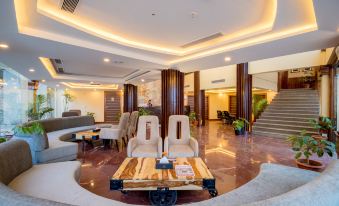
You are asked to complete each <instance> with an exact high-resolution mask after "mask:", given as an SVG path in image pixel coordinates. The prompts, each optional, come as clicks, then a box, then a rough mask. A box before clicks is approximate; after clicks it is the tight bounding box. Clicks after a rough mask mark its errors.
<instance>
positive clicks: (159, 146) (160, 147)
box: [158, 137, 162, 158]
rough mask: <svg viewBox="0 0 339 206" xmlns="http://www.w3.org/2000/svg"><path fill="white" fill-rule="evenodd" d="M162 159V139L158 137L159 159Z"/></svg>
mask: <svg viewBox="0 0 339 206" xmlns="http://www.w3.org/2000/svg"><path fill="white" fill-rule="evenodd" d="M161 157H162V138H161V137H158V158H161Z"/></svg>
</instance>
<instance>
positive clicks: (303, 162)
mask: <svg viewBox="0 0 339 206" xmlns="http://www.w3.org/2000/svg"><path fill="white" fill-rule="evenodd" d="M287 141H288V142H290V143H291V146H292V150H293V151H294V152H295V159H296V163H297V165H298V167H299V168H303V169H309V170H315V171H317V170H320V169H322V168H324V165H323V163H322V162H319V161H316V160H312V159H310V158H311V157H312V155H314V154H316V155H317V156H318V157H322V156H323V155H324V154H325V153H327V154H328V155H329V156H330V157H332V156H333V154H334V153H335V152H336V150H335V145H334V144H333V143H332V142H330V141H327V140H324V139H321V140H316V139H314V138H313V137H312V136H311V135H309V134H307V133H306V131H305V130H304V131H302V132H301V133H300V134H299V135H290V136H289V137H288V138H287ZM302 157H304V158H302Z"/></svg>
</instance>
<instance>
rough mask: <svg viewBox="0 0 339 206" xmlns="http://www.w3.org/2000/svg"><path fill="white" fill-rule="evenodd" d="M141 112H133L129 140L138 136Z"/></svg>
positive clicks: (128, 134)
mask: <svg viewBox="0 0 339 206" xmlns="http://www.w3.org/2000/svg"><path fill="white" fill-rule="evenodd" d="M138 117H139V112H138V111H133V112H132V113H131V116H130V118H129V123H128V131H127V140H128V139H130V138H133V137H134V136H135V134H136V130H137V123H138Z"/></svg>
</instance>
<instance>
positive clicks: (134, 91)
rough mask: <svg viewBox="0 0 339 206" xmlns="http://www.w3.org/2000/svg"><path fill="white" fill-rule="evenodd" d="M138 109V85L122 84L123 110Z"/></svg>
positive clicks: (131, 110)
mask: <svg viewBox="0 0 339 206" xmlns="http://www.w3.org/2000/svg"><path fill="white" fill-rule="evenodd" d="M136 110H138V87H137V86H135V85H133V84H124V108H123V111H124V112H133V111H136Z"/></svg>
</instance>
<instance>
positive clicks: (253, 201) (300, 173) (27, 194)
mask: <svg viewBox="0 0 339 206" xmlns="http://www.w3.org/2000/svg"><path fill="white" fill-rule="evenodd" d="M0 168H1V170H0V205H6V206H13V205H21V206H33V205H35V206H43V205H47V206H50V205H56V206H59V205H60V206H66V205H79V206H89V205H101V206H106V205H107V206H109V205H110V206H116V205H126V204H124V203H121V202H118V201H114V200H110V199H107V198H104V197H101V196H98V195H95V194H93V193H91V192H89V191H87V190H86V189H84V188H82V187H81V186H80V185H79V184H78V181H77V180H78V178H79V174H80V163H79V162H78V161H68V162H57V163H50V164H40V165H32V161H31V156H30V150H29V146H28V144H27V143H26V142H25V141H22V140H11V141H9V142H6V143H2V144H0ZM226 204H227V205H247V206H278V205H279V206H283V205H287V206H289V205H293V206H304V205H308V206H336V205H339V160H333V161H332V163H331V164H330V165H329V166H328V167H327V169H326V170H325V171H324V172H322V173H315V172H311V171H306V170H301V169H297V168H291V167H287V166H282V165H275V164H263V165H262V166H261V170H260V173H259V175H258V176H257V177H256V178H254V179H253V180H251V181H250V182H249V183H247V184H245V185H243V186H241V187H239V188H237V189H235V190H233V191H231V192H229V193H226V194H223V195H220V196H218V197H215V198H212V199H209V200H206V201H202V202H198V203H193V204H188V205H191V206H198V205H199V206H200V205H203V206H204V205H206V206H207V205H217V206H218V205H220V206H221V205H226Z"/></svg>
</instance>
